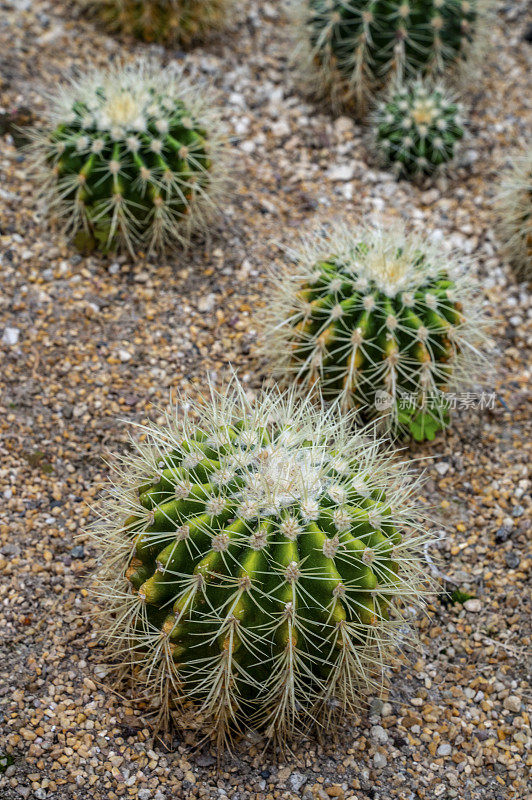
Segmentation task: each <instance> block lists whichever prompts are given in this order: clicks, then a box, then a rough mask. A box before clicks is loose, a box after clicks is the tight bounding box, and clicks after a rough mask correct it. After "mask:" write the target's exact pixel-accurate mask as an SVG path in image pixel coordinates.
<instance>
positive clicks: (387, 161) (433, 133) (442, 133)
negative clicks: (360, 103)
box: [372, 79, 464, 178]
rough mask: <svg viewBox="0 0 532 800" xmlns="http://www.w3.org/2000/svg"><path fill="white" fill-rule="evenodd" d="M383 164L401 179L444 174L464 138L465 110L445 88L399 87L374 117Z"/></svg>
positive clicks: (375, 137) (415, 83) (418, 82)
mask: <svg viewBox="0 0 532 800" xmlns="http://www.w3.org/2000/svg"><path fill="white" fill-rule="evenodd" d="M372 131H373V140H374V145H375V148H376V151H377V154H378V156H379V158H380V160H381V162H382V163H383V164H384V165H385V166H387V167H391V169H392V170H393V171H394V172H395V173H396V175H397V176H398V177H407V178H411V177H415V176H418V175H431V174H433V173H434V172H441V171H442V170H443V169H444V168H445V167H446V166H447V165H448V164H449V162H450V161H452V159H453V158H454V157H455V155H456V151H457V147H458V144H459V142H460V140H461V139H462V138H463V136H464V123H463V120H462V109H461V106H460V105H459V103H457V102H456V101H455V100H454V99H453V98H452V97H451V96H450V95H448V94H447V92H446V91H445V89H444V88H443V86H442V85H441V84H436V85H434V86H431V85H430V83H426V82H425V81H423V80H421V79H417V80H416V81H413V82H411V83H409V84H406V85H404V84H403V85H396V86H394V87H393V89H392V90H391V91H390V92H389V94H388V96H387V97H386V98H385V99H383V100H381V101H380V102H379V104H378V106H377V108H376V109H375V112H374V113H373V116H372Z"/></svg>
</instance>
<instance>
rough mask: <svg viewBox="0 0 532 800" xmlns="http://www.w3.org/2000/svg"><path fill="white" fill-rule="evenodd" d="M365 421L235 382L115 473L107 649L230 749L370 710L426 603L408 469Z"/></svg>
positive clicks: (101, 580)
mask: <svg viewBox="0 0 532 800" xmlns="http://www.w3.org/2000/svg"><path fill="white" fill-rule="evenodd" d="M193 417H194V419H195V420H196V421H195V422H193ZM349 426H350V419H349V416H347V417H344V418H343V419H342V418H340V416H338V415H337V414H336V412H335V411H332V410H329V411H328V412H326V413H323V412H321V413H320V412H318V411H316V409H315V408H314V407H313V406H312V405H310V403H309V402H308V401H307V402H306V403H302V404H299V403H297V402H295V401H294V397H293V395H288V396H287V395H282V394H279V393H278V392H270V393H263V394H262V395H261V396H260V397H259V398H258V399H257V400H256V401H254V402H253V401H250V400H249V399H248V397H247V395H246V394H245V392H244V389H243V388H242V387H241V386H239V385H238V383H237V382H234V383H233V386H232V388H228V389H227V390H226V391H224V392H223V393H220V394H217V393H216V392H214V390H211V397H210V398H208V400H207V401H206V402H204V403H202V404H198V405H195V404H191V403H190V402H188V401H187V402H184V404H183V406H182V407H180V408H179V409H170V410H169V412H168V415H167V425H166V427H164V428H161V427H157V426H154V425H152V426H149V427H148V428H147V429H146V430H145V434H146V441H145V442H144V443H143V444H137V445H136V449H137V454H136V456H134V457H132V458H131V459H124V460H122V461H121V462H119V463H118V465H117V467H116V472H117V474H116V476H115V478H114V479H113V481H112V483H111V485H110V488H109V494H108V498H107V501H106V502H104V505H103V506H102V513H101V519H100V520H99V521H98V523H97V525H96V528H95V529H94V536H95V538H96V541H97V545H98V547H99V548H100V549H101V552H102V557H101V564H100V571H99V575H98V583H97V586H98V589H97V592H98V594H99V605H100V612H101V616H102V618H103V619H105V620H106V622H107V625H106V638H107V641H108V643H109V652H110V654H111V655H112V656H113V657H115V658H118V659H119V660H120V663H121V664H123V663H124V661H129V662H130V665H131V668H132V673H133V675H134V676H135V678H136V681H137V684H140V686H141V687H142V688H143V689H144V694H145V696H146V695H150V694H151V695H152V698H153V699H154V700H157V702H159V703H160V705H161V708H162V709H163V711H165V712H166V711H168V710H169V709H171V708H172V707H174V708H175V707H177V708H179V706H180V704H182V703H185V702H187V703H188V702H192V703H194V704H195V706H196V708H197V710H198V712H199V714H200V715H201V717H203V719H205V718H206V719H207V720H208V721H209V723H211V724H212V726H213V729H214V730H215V731H216V732H217V734H218V737H219V741H220V744H222V743H223V742H224V741H225V740H227V739H229V738H230V737H231V736H232V734H234V733H235V732H237V731H239V730H240V731H242V730H245V729H247V728H256V729H261V730H263V731H265V734H266V736H268V737H272V738H275V739H276V740H277V741H279V742H280V743H281V744H282V743H283V742H284V741H285V739H286V738H287V737H289V736H290V735H291V734H294V733H295V732H297V731H301V730H302V729H305V728H307V727H308V726H309V725H311V724H312V723H313V722H314V721H315V720H319V723H320V724H322V725H327V724H328V723H329V722H330V721H331V715H332V714H333V710H334V708H336V707H341V708H343V709H344V710H346V711H349V710H350V709H352V708H354V707H355V705H356V703H357V697H358V695H359V693H360V692H363V691H364V690H365V689H368V688H371V689H372V690H375V688H376V687H377V686H378V685H379V682H380V679H381V672H382V669H383V668H384V666H386V664H387V663H388V658H389V656H390V648H391V647H392V646H393V644H394V642H395V641H396V639H397V637H398V636H399V634H400V631H399V628H400V626H401V623H402V620H401V607H402V605H403V603H407V604H409V605H410V604H412V603H414V604H416V603H417V602H418V601H419V600H420V598H421V597H422V595H423V593H424V588H423V587H424V586H425V587H426V583H425V577H426V568H425V566H424V564H423V560H422V558H420V556H421V553H422V549H423V546H424V543H425V542H426V541H428V534H426V533H425V532H424V531H423V530H422V528H421V527H420V526H419V524H418V523H417V522H416V511H415V508H414V505H413V503H412V501H411V499H410V494H411V492H412V489H413V485H412V483H411V481H410V478H409V477H408V475H407V473H406V472H405V464H398V463H397V462H393V463H392V462H391V460H390V459H389V457H388V455H387V454H386V453H384V452H383V451H382V450H381V449H380V448H379V447H378V444H379V443H378V442H377V441H376V440H374V439H373V440H372V439H371V438H370V437H368V436H365V435H362V434H360V433H353V432H352V430H350V427H349ZM334 698H336V700H337V701H338V703H333V699H334Z"/></svg>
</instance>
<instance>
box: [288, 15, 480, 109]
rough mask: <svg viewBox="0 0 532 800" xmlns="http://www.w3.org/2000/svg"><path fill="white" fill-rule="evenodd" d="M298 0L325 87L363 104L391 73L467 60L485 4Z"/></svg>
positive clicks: (432, 71) (437, 69)
mask: <svg viewBox="0 0 532 800" xmlns="http://www.w3.org/2000/svg"><path fill="white" fill-rule="evenodd" d="M300 2H301V5H302V11H301V17H302V20H301V23H302V24H301V26H300V27H301V35H302V36H303V35H304V36H305V37H306V40H307V42H308V45H310V47H309V55H310V57H311V59H312V61H313V63H314V67H315V68H316V69H317V70H318V73H319V75H320V77H321V80H322V83H323V85H324V86H323V88H325V89H327V90H331V91H332V92H333V95H334V99H335V100H336V101H337V102H339V103H341V104H343V105H347V106H349V105H355V106H356V108H357V110H359V111H364V110H365V107H366V105H367V102H368V99H369V98H370V97H371V96H372V95H373V94H374V93H375V91H378V90H380V89H382V88H383V87H384V86H386V84H387V83H389V81H390V80H391V79H393V78H396V77H399V78H403V77H407V76H409V77H414V76H416V75H418V74H420V75H428V76H436V75H440V74H442V72H443V71H446V70H448V68H449V67H451V66H452V65H456V64H458V63H460V62H461V61H464V60H465V59H466V58H467V56H468V54H469V51H470V48H471V44H472V41H473V38H474V34H475V29H476V28H477V26H478V21H479V17H480V16H481V14H482V12H483V10H484V6H485V3H484V2H482V0H300ZM307 66H308V65H307Z"/></svg>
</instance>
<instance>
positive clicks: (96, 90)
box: [33, 61, 226, 255]
mask: <svg viewBox="0 0 532 800" xmlns="http://www.w3.org/2000/svg"><path fill="white" fill-rule="evenodd" d="M202 95H203V90H202V89H200V88H194V87H192V86H191V85H190V84H189V83H188V81H187V80H186V78H185V77H184V76H183V74H182V73H181V72H180V71H179V70H176V69H172V68H170V67H168V68H166V69H162V68H161V67H160V66H158V65H157V64H155V63H149V62H144V61H141V62H139V63H137V64H132V65H129V66H126V67H124V68H110V69H109V70H107V71H103V72H99V71H96V72H93V73H90V74H89V75H87V76H85V77H83V78H82V79H80V80H79V81H73V82H72V83H71V85H70V86H68V87H65V88H64V89H62V91H61V92H60V94H59V95H58V96H57V97H56V98H55V99H54V100H53V101H52V104H51V108H50V112H49V124H48V126H47V127H46V128H44V129H43V130H39V131H36V132H35V133H34V137H33V138H34V142H33V153H34V158H35V160H36V161H37V165H38V167H39V170H38V179H39V181H40V199H41V202H42V205H43V207H44V212H45V213H47V214H49V215H51V216H52V217H53V218H59V220H60V221H61V222H62V223H63V226H64V229H65V231H66V232H67V234H69V235H71V236H72V237H74V239H75V242H76V243H77V244H78V246H79V247H80V248H81V249H91V248H92V247H94V246H96V245H99V246H100V247H101V248H102V249H104V250H116V249H120V248H121V249H127V250H128V251H129V252H130V253H131V254H132V255H134V254H136V253H137V251H139V250H145V251H148V252H152V251H160V250H163V249H164V248H166V247H167V246H169V245H172V244H174V245H175V244H186V243H187V242H188V240H189V238H190V235H191V233H192V232H193V231H194V230H196V229H198V228H199V229H201V228H202V227H204V226H205V225H206V222H207V220H208V219H209V218H210V217H211V216H212V214H213V212H214V211H216V209H217V207H218V204H219V198H220V195H221V194H222V193H223V186H224V177H225V170H224V155H225V153H226V147H225V142H224V137H223V135H222V133H221V129H220V123H219V122H218V119H217V116H216V112H215V111H213V109H212V108H211V107H209V105H208V99H205V98H204V97H202Z"/></svg>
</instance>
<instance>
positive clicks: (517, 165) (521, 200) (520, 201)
mask: <svg viewBox="0 0 532 800" xmlns="http://www.w3.org/2000/svg"><path fill="white" fill-rule="evenodd" d="M498 211H499V226H498V229H499V236H500V239H501V242H502V243H503V246H504V250H505V252H506V254H507V255H508V258H509V259H510V263H511V264H512V266H513V268H514V269H515V272H516V274H517V275H518V276H519V277H522V278H524V279H530V276H531V275H532V147H529V148H528V150H525V151H521V152H519V153H517V154H516V155H515V156H514V158H513V162H512V166H511V168H510V169H509V170H507V172H506V174H505V176H504V179H503V181H502V184H501V187H500V190H499V195H498Z"/></svg>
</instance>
